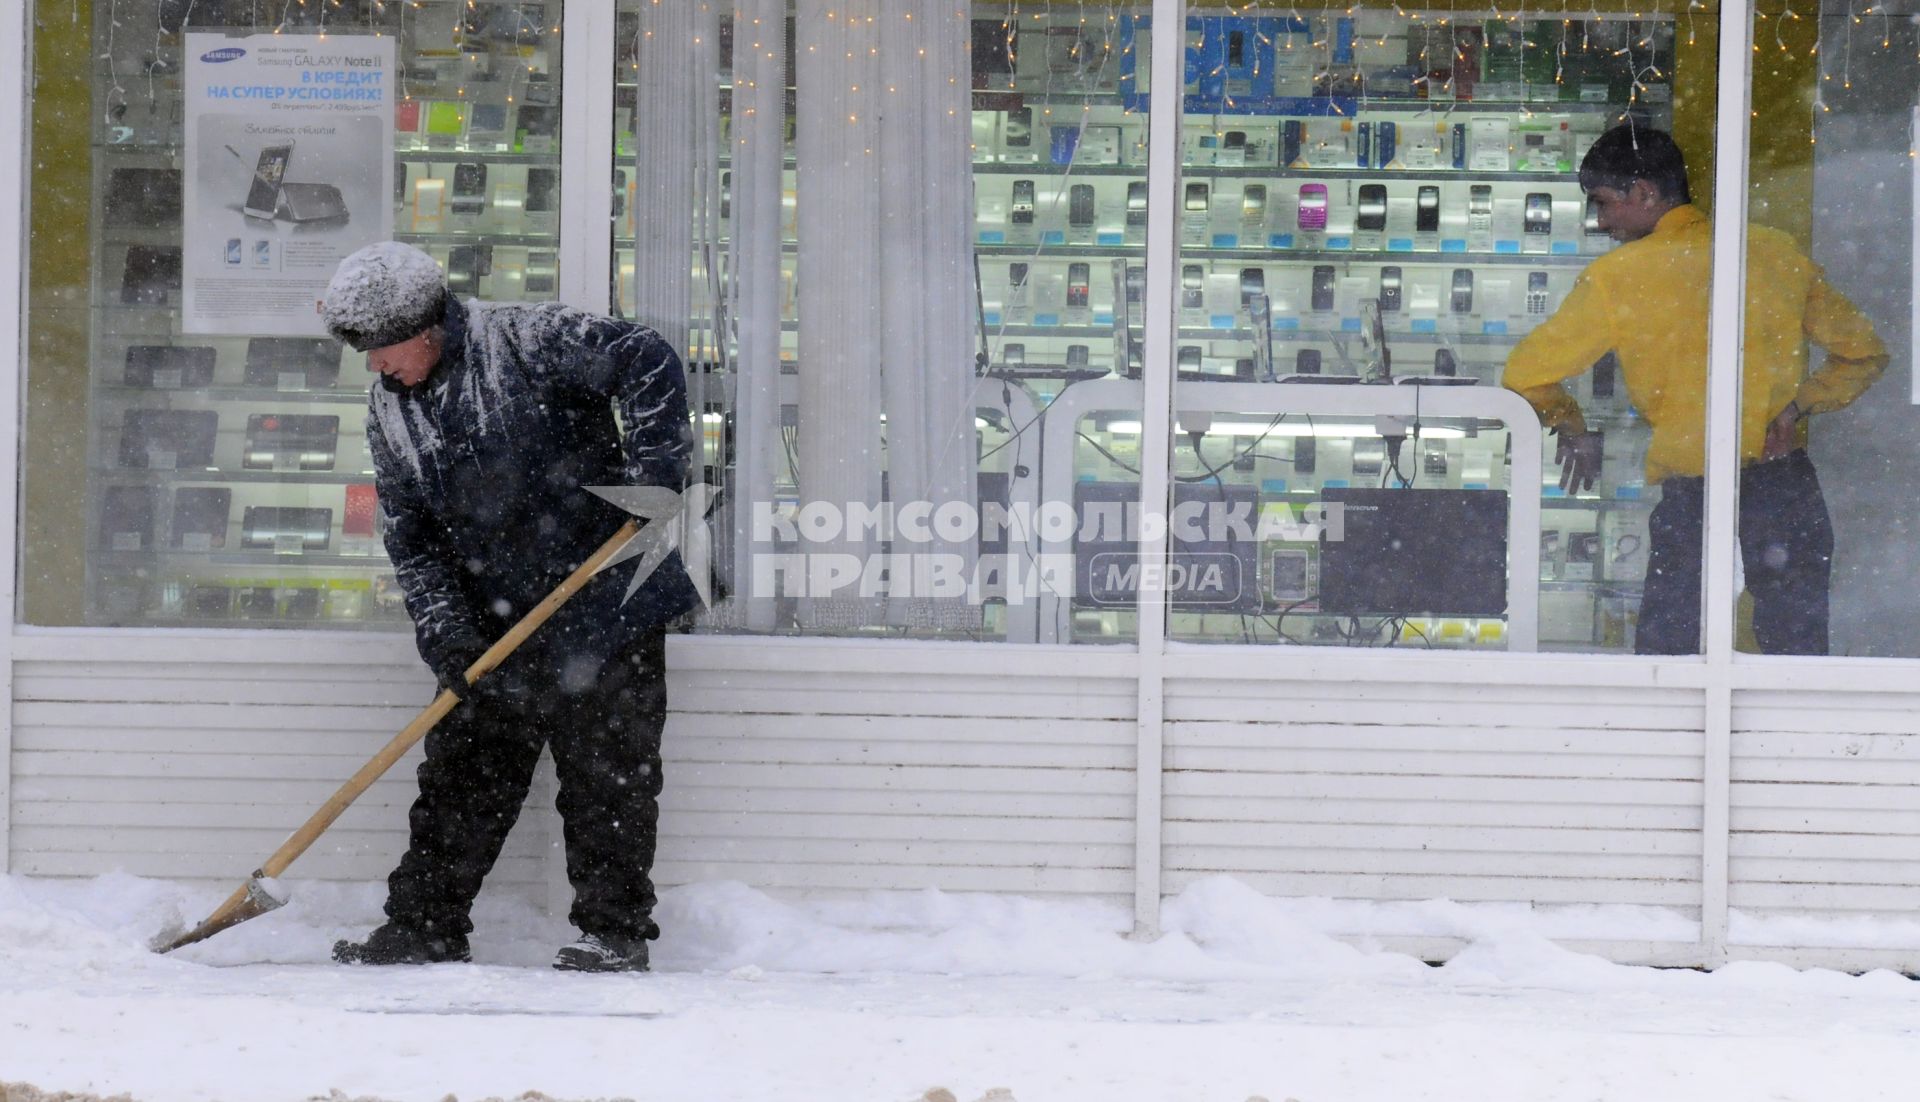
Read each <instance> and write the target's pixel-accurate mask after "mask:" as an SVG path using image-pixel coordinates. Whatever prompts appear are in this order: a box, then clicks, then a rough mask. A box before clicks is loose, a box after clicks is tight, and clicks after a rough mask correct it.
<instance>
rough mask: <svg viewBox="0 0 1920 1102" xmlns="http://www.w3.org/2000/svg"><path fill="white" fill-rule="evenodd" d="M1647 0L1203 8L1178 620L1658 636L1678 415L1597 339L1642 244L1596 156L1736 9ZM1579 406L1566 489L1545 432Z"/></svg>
mask: <svg viewBox="0 0 1920 1102" xmlns="http://www.w3.org/2000/svg"><path fill="white" fill-rule="evenodd" d="M1609 8H1612V9H1613V12H1616V13H1617V14H1615V13H1610V12H1609V10H1608V9H1609ZM1619 8H1620V6H1619V5H1599V6H1597V7H1595V6H1587V5H1582V6H1580V7H1579V8H1578V9H1577V10H1575V9H1574V8H1571V7H1570V8H1568V9H1567V10H1565V11H1562V10H1559V9H1557V8H1556V9H1553V10H1536V9H1528V10H1527V11H1526V12H1525V13H1507V14H1502V13H1500V12H1498V11H1493V12H1487V13H1478V14H1466V13H1457V12H1454V11H1451V10H1448V11H1432V10H1421V9H1413V8H1405V7H1402V6H1398V5H1375V6H1362V7H1355V8H1346V9H1341V10H1331V11H1305V12H1303V11H1301V10H1299V9H1298V8H1297V7H1294V6H1292V5H1289V4H1285V3H1254V4H1248V5H1236V6H1234V7H1233V8H1232V9H1231V10H1225V9H1222V10H1208V9H1194V11H1193V12H1192V14H1190V16H1189V18H1188V23H1187V28H1186V33H1187V42H1188V44H1187V59H1188V68H1187V88H1186V97H1185V103H1186V109H1187V110H1186V115H1185V119H1184V122H1183V126H1182V134H1181V143H1182V151H1183V155H1182V181H1181V190H1180V199H1181V204H1180V210H1181V226H1180V241H1181V257H1180V271H1179V276H1178V278H1179V285H1178V286H1179V290H1178V307H1179V327H1180V328H1179V341H1178V353H1177V357H1178V363H1177V371H1178V374H1177V376H1176V384H1175V403H1174V405H1175V411H1176V422H1177V423H1176V425H1175V433H1174V438H1173V447H1174V456H1173V477H1174V479H1175V482H1176V485H1177V486H1178V487H1180V492H1179V493H1176V499H1175V500H1176V515H1175V518H1174V521H1175V528H1176V533H1175V536H1174V542H1173V546H1172V549H1171V559H1170V561H1169V564H1168V567H1169V569H1168V575H1167V578H1168V581H1169V589H1168V591H1167V601H1168V607H1169V617H1170V618H1169V633H1170V637H1172V638H1177V639H1185V640H1194V641H1217V642H1266V643H1289V644H1313V645H1331V646H1369V647H1370V646H1412V647H1419V648H1436V649H1438V648H1444V649H1463V650H1507V649H1533V648H1535V647H1537V648H1538V649H1545V650H1573V651H1622V652H1624V651H1630V650H1631V649H1632V647H1633V638H1632V623H1633V619H1634V616H1635V610H1636V609H1637V606H1638V602H1639V595H1640V588H1641V581H1640V578H1641V577H1642V576H1643V572H1644V567H1643V566H1642V565H1640V564H1643V563H1644V561H1645V552H1644V547H1645V544H1646V516H1647V512H1648V505H1649V502H1648V497H1649V494H1648V493H1647V491H1646V485H1645V480H1644V479H1643V478H1642V476H1641V473H1640V466H1641V459H1642V457H1643V455H1644V452H1645V447H1646V439H1647V436H1648V432H1647V428H1646V424H1645V421H1644V419H1643V418H1642V417H1641V416H1640V415H1639V414H1638V413H1637V412H1636V409H1635V402H1634V400H1633V399H1634V398H1636V397H1638V395H1637V394H1635V393H1633V383H1634V377H1633V375H1632V372H1631V371H1628V372H1626V376H1627V377H1626V378H1624V379H1623V378H1622V374H1623V373H1622V370H1621V366H1620V362H1619V359H1618V357H1617V356H1612V355H1609V354H1608V353H1609V352H1610V351H1612V348H1611V347H1610V346H1609V345H1607V344H1604V343H1603V344H1601V345H1600V346H1598V347H1596V348H1594V349H1591V350H1589V349H1586V348H1585V347H1583V346H1581V344H1580V343H1579V342H1575V341H1570V340H1569V339H1568V338H1569V335H1570V334H1572V333H1574V332H1577V331H1579V330H1582V329H1583V328H1585V327H1587V326H1590V325H1591V324H1592V320H1591V318H1587V319H1586V320H1579V319H1581V318H1582V317H1584V316H1585V315H1584V314H1583V313H1582V310H1583V301H1582V296H1580V295H1578V294H1576V293H1575V288H1576V286H1578V285H1581V284H1583V283H1584V282H1585V281H1586V280H1587V279H1588V278H1589V266H1590V265H1593V263H1594V262H1595V260H1596V259H1597V258H1598V257H1600V256H1601V255H1603V254H1605V253H1606V252H1607V251H1608V250H1609V249H1610V248H1611V246H1612V243H1611V242H1610V241H1609V240H1608V239H1607V237H1606V235H1605V234H1604V233H1602V232H1600V230H1599V228H1598V227H1596V226H1595V225H1594V223H1593V219H1592V211H1591V209H1590V207H1589V205H1588V203H1587V201H1586V198H1587V197H1586V195H1585V193H1584V191H1583V188H1582V180H1581V177H1580V173H1579V168H1580V165H1581V163H1582V160H1583V158H1584V157H1585V156H1586V154H1587V151H1588V149H1589V148H1590V147H1592V146H1593V145H1594V143H1595V142H1596V141H1597V140H1598V139H1599V138H1600V137H1601V135H1602V134H1603V133H1604V132H1606V131H1607V130H1608V129H1609V128H1611V127H1614V126H1618V125H1621V124H1630V125H1632V126H1634V127H1638V128H1642V129H1649V128H1653V127H1660V128H1670V127H1672V126H1673V125H1675V121H1676V113H1677V112H1680V111H1681V107H1680V106H1679V105H1678V104H1677V97H1676V95H1675V88H1676V87H1679V86H1680V82H1681V80H1682V76H1683V75H1684V77H1685V78H1687V79H1690V80H1692V81H1694V82H1695V83H1696V85H1697V84H1698V82H1700V81H1702V80H1707V81H1710V80H1711V77H1712V73H1713V66H1712V57H1711V53H1710V51H1704V52H1703V50H1702V49H1701V48H1699V47H1698V46H1694V47H1689V49H1688V50H1687V51H1685V52H1684V56H1683V58H1682V60H1680V61H1679V62H1677V63H1676V51H1677V50H1678V49H1679V47H1678V46H1677V44H1676V28H1677V27H1679V28H1680V33H1681V34H1683V35H1684V34H1693V35H1695V36H1696V38H1695V39H1694V41H1696V42H1701V41H1704V42H1706V43H1710V42H1711V41H1712V26H1711V20H1710V19H1708V18H1706V17H1704V16H1701V15H1699V14H1698V13H1697V12H1696V13H1695V14H1693V15H1689V16H1683V17H1682V18H1683V20H1684V21H1685V22H1684V24H1676V19H1675V16H1673V15H1671V14H1666V13H1661V12H1658V11H1652V12H1648V11H1643V10H1641V9H1637V8H1636V9H1634V10H1633V11H1632V12H1631V13H1628V12H1623V11H1619ZM1712 109H1713V103H1712V97H1711V95H1710V94H1708V95H1702V96H1696V97H1694V98H1693V99H1691V100H1689V101H1688V102H1687V104H1686V105H1685V110H1686V111H1689V112H1692V113H1694V114H1695V115H1698V114H1699V113H1702V112H1705V113H1708V114H1710V113H1711V111H1712ZM1696 123H1697V120H1696ZM1710 130H1711V120H1710V119H1708V120H1707V122H1706V132H1708V133H1710ZM1704 286H1705V276H1704V273H1703V274H1702V276H1701V287H1702V288H1704ZM1701 293H1702V294H1704V290H1703V291H1702V292H1701ZM1702 332H1704V331H1702ZM1589 351H1590V352H1591V354H1588V353H1589ZM1520 387H1524V388H1526V393H1525V399H1526V400H1523V399H1522V396H1521V395H1518V394H1516V393H1515V392H1514V388H1520ZM1529 402H1532V403H1533V404H1534V405H1535V406H1537V407H1540V412H1539V413H1536V411H1535V410H1534V409H1530V408H1529ZM1576 407H1577V408H1579V409H1581V410H1583V411H1584V417H1585V423H1586V427H1587V428H1589V429H1591V430H1593V433H1594V435H1591V436H1585V437H1583V440H1584V444H1583V448H1585V449H1589V450H1592V452H1593V453H1594V454H1603V455H1604V459H1603V461H1602V462H1601V463H1600V467H1599V474H1598V477H1597V478H1596V479H1595V480H1594V481H1593V483H1592V484H1591V485H1587V484H1584V483H1583V484H1582V485H1579V486H1576V487H1572V488H1570V489H1569V490H1566V491H1563V490H1562V489H1561V486H1560V470H1559V468H1558V466H1557V465H1556V464H1555V463H1554V458H1555V454H1556V452H1557V450H1558V448H1559V444H1560V439H1561V438H1560V437H1556V436H1554V435H1551V434H1549V435H1547V436H1545V437H1544V438H1543V439H1542V440H1541V443H1540V463H1539V465H1538V466H1536V464H1535V462H1534V456H1533V455H1532V454H1531V451H1530V449H1531V447H1532V444H1531V441H1532V440H1533V438H1534V430H1533V427H1532V426H1533V424H1534V423H1535V422H1536V420H1537V419H1545V420H1546V422H1547V427H1548V428H1553V427H1556V426H1558V427H1563V428H1565V429H1567V430H1569V431H1568V432H1567V434H1566V437H1565V438H1568V439H1570V438H1571V436H1572V431H1571V430H1573V429H1576V428H1578V427H1580V426H1579V423H1578V422H1577V421H1575V420H1573V419H1571V418H1570V417H1569V416H1568V413H1567V411H1568V410H1570V409H1573V408H1576ZM1517 441H1518V442H1521V443H1523V444H1524V445H1525V446H1522V447H1518V448H1516V442H1517ZM1583 454H1585V452H1584V451H1583ZM1536 475H1537V476H1538V478H1539V484H1538V487H1536V485H1535V482H1534V481H1533V480H1534V478H1535V477H1536ZM1182 493H1184V494H1185V495H1188V496H1190V497H1193V498H1195V499H1196V501H1195V502H1194V504H1192V505H1189V506H1187V510H1188V513H1189V517H1190V519H1189V520H1188V522H1187V523H1186V524H1185V525H1184V526H1183V525H1182V523H1181V520H1180V517H1179V510H1180V498H1181V494H1182ZM1523 499H1525V500H1523ZM1536 507H1537V508H1536ZM1536 513H1537V515H1538V517H1539V520H1538V524H1537V528H1538V530H1537V531H1536V530H1535V527H1536V525H1535V522H1534V520H1533V517H1534V516H1535V515H1536ZM1202 517H1204V518H1205V523H1204V524H1202V523H1199V521H1200V519H1201V518H1202ZM1182 527H1184V528H1185V534H1184V535H1182V534H1181V533H1180V532H1179V531H1178V529H1180V528H1182ZM1536 540H1537V541H1538V542H1537V547H1538V560H1537V568H1536V563H1535V562H1534V554H1533V552H1534V549H1535V546H1536ZM1636 555H1637V557H1636ZM1533 610H1537V613H1536V612H1534V611H1533ZM1516 617H1519V618H1521V619H1522V620H1523V621H1524V626H1522V625H1518V624H1516V622H1515V618H1516Z"/></svg>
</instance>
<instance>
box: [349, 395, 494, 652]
mask: <svg viewBox="0 0 1920 1102" xmlns="http://www.w3.org/2000/svg"><path fill="white" fill-rule="evenodd" d="M367 446H368V450H369V451H370V452H371V453H372V456H373V471H374V489H375V492H376V493H377V494H378V495H379V498H380V508H381V510H382V511H383V512H385V513H386V515H387V532H386V546H387V557H388V558H389V559H391V560H392V561H393V573H394V579H395V581H397V582H398V583H399V585H400V592H401V594H402V596H403V597H404V598H405V599H406V605H407V615H408V616H409V617H411V618H412V620H413V634H414V643H415V645H416V646H417V647H418V648H419V651H420V657H421V658H422V659H423V660H425V662H426V663H427V666H428V667H429V668H430V669H432V670H433V671H434V673H435V675H437V676H444V675H445V667H446V666H447V665H448V663H449V662H451V661H453V660H454V659H455V657H456V656H458V655H459V654H460V653H461V652H462V651H467V652H471V651H472V650H473V649H474V648H476V647H480V648H484V647H485V646H487V645H488V644H489V643H490V642H491V640H490V639H488V638H487V635H486V633H485V632H484V631H483V630H482V629H481V627H480V617H479V615H478V614H477V612H476V610H475V609H474V607H473V601H472V598H471V597H469V596H468V594H467V592H466V589H465V588H464V587H463V586H462V585H461V583H460V577H459V573H458V571H459V569H460V567H459V563H460V551H459V549H458V548H456V547H454V546H453V541H452V540H451V539H450V538H449V537H448V534H447V530H446V527H445V526H444V525H443V524H441V522H440V521H439V520H438V519H437V518H436V517H435V516H434V515H433V512H432V511H431V510H429V509H428V508H427V505H426V501H425V499H424V497H423V496H422V489H421V486H420V484H419V482H418V481H417V480H416V476H415V472H414V471H413V470H412V468H411V467H410V466H409V465H408V464H407V463H406V462H405V461H404V460H403V459H402V458H401V457H400V455H399V454H398V453H397V452H396V451H395V449H394V444H393V443H392V442H390V441H388V440H387V438H386V435H385V433H384V432H383V431H382V429H381V425H380V419H379V418H378V417H368V418H367Z"/></svg>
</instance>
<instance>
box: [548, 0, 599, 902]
mask: <svg viewBox="0 0 1920 1102" xmlns="http://www.w3.org/2000/svg"><path fill="white" fill-rule="evenodd" d="M615 45H616V43H615V42H614V6H613V5H612V4H611V3H607V2H605V0H595V2H586V0H573V2H571V3H569V4H567V5H566V10H565V12H564V14H563V22H562V24H561V39H560V48H561V50H562V51H563V52H562V55H561V65H562V68H561V73H560V179H561V180H562V181H564V182H565V185H566V186H565V188H564V189H563V191H562V199H561V204H560V206H561V212H560V213H561V218H560V278H559V291H560V301H561V302H564V303H566V304H567V305H568V306H576V307H579V308H580V309H582V310H589V311H592V312H593V313H596V314H604V313H606V312H607V307H608V305H609V304H610V302H611V300H612V284H613V188H612V181H613V151H614V134H613V125H612V121H611V120H612V116H613V84H614V71H613V65H614V56H615V54H614V48H615ZM534 791H535V792H541V793H549V794H556V795H557V793H558V791H559V781H558V779H557V777H556V776H555V773H554V767H553V754H552V752H551V751H542V752H541V755H540V769H539V772H538V773H537V774H535V777H534ZM543 802H547V801H546V800H545V798H544V797H543ZM540 814H541V816H542V818H543V819H544V820H545V824H546V829H547V838H548V840H549V842H550V844H549V846H548V850H547V866H546V874H547V876H546V880H547V909H548V910H549V911H551V912H553V913H555V914H565V913H567V908H568V906H569V904H570V903H571V902H572V899H573V887H572V885H571V884H569V883H568V882H567V860H566V847H565V845H564V843H562V842H561V824H560V813H559V811H558V810H557V809H556V808H554V807H552V806H546V807H544V808H543V809H542V810H541V812H540Z"/></svg>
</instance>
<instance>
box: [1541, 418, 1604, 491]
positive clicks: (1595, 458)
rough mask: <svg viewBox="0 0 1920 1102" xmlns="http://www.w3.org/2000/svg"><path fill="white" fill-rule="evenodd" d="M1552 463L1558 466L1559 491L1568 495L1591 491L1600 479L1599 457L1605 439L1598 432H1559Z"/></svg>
mask: <svg viewBox="0 0 1920 1102" xmlns="http://www.w3.org/2000/svg"><path fill="white" fill-rule="evenodd" d="M1556 435H1557V436H1558V437H1559V441H1560V442H1559V444H1558V446H1556V447H1555V449H1554V453H1553V461H1554V462H1555V463H1558V464H1560V489H1562V490H1564V491H1566V492H1567V493H1570V494H1577V493H1580V492H1581V491H1582V490H1591V489H1593V484H1594V481H1595V480H1597V479H1598V478H1599V477H1600V456H1601V454H1602V451H1603V447H1602V445H1603V443H1604V441H1605V437H1604V436H1602V435H1601V434H1600V433H1598V432H1561V433H1557V434H1556Z"/></svg>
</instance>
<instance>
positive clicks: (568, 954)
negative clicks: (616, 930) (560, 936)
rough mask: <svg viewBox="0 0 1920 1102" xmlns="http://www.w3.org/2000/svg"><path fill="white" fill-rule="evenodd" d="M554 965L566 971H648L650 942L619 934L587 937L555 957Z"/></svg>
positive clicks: (567, 947)
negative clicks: (648, 947) (648, 943)
mask: <svg viewBox="0 0 1920 1102" xmlns="http://www.w3.org/2000/svg"><path fill="white" fill-rule="evenodd" d="M553 966H554V967H555V968H558V969H559V970H560V971H562V972H645V971H646V970H647V941H646V939H645V938H638V937H621V936H620V935H618V934H584V935H582V936H581V938H580V940H579V941H576V942H574V943H573V944H572V945H568V946H565V947H563V948H562V949H561V950H560V952H559V953H558V954H557V955H555V956H554V958H553Z"/></svg>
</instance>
